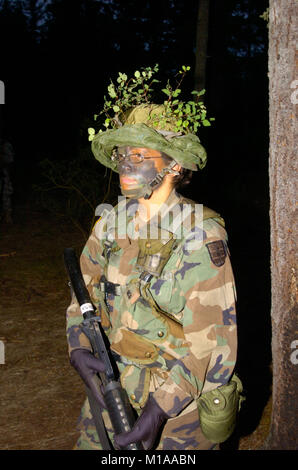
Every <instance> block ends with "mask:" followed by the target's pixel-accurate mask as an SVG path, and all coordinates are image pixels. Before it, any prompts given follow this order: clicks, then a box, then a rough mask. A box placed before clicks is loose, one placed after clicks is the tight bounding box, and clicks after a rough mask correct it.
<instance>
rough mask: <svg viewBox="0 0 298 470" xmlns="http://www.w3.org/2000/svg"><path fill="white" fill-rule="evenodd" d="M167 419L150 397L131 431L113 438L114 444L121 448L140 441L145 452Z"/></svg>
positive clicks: (150, 446) (151, 445)
mask: <svg viewBox="0 0 298 470" xmlns="http://www.w3.org/2000/svg"><path fill="white" fill-rule="evenodd" d="M168 418H169V416H168V415H167V414H166V413H165V412H164V411H163V410H162V409H161V408H160V407H159V406H158V404H157V403H156V401H155V400H154V398H152V397H150V398H149V399H148V401H147V403H146V405H145V407H144V409H143V411H142V413H141V415H140V416H139V418H138V419H137V421H136V423H135V425H134V427H133V428H132V430H131V431H129V432H123V433H121V434H118V435H117V436H115V438H114V439H115V443H116V445H117V446H118V447H119V448H121V447H126V446H127V445H128V444H131V443H132V442H139V441H142V442H143V446H144V449H145V450H147V449H151V448H152V447H153V444H154V442H155V440H156V437H157V434H158V431H159V429H160V427H161V425H162V424H163V423H164V421H165V420H166V419H168Z"/></svg>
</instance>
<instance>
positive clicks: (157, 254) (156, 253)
mask: <svg viewBox="0 0 298 470" xmlns="http://www.w3.org/2000/svg"><path fill="white" fill-rule="evenodd" d="M138 242H139V254H138V259H137V263H136V268H137V269H138V270H139V271H146V272H148V273H150V274H152V275H153V276H159V275H160V274H161V272H162V270H163V268H164V266H165V265H166V263H167V261H168V260H169V258H170V256H171V253H172V250H173V247H174V245H175V243H176V239H175V238H174V237H173V234H172V233H171V232H167V236H166V237H164V238H159V239H150V238H139V240H138Z"/></svg>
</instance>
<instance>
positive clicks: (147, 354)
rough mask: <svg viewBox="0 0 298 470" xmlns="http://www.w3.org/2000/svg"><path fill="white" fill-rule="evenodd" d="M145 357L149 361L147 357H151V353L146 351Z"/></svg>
mask: <svg viewBox="0 0 298 470" xmlns="http://www.w3.org/2000/svg"><path fill="white" fill-rule="evenodd" d="M145 357H147V358H148V359H149V357H151V352H149V351H147V352H146V353H145Z"/></svg>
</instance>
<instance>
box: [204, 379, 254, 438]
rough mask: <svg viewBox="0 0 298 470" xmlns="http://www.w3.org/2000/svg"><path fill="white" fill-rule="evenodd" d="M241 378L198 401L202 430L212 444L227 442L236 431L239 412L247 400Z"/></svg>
mask: <svg viewBox="0 0 298 470" xmlns="http://www.w3.org/2000/svg"><path fill="white" fill-rule="evenodd" d="M242 392H243V387H242V383H241V380H240V379H239V377H238V376H237V375H236V374H234V375H233V376H232V378H231V380H230V381H229V382H228V383H227V384H225V385H222V386H221V387H218V388H216V389H214V390H210V391H209V392H206V393H204V394H202V395H201V396H200V397H199V398H198V400H197V406H198V411H199V417H200V424H201V429H202V432H203V434H204V436H205V437H206V438H207V439H208V440H209V441H211V442H216V443H220V442H224V441H226V440H227V439H228V438H229V437H230V436H231V435H232V433H233V431H234V430H235V426H236V422H237V416H238V411H239V410H240V407H241V403H242V401H243V400H245V397H244V396H243V395H242Z"/></svg>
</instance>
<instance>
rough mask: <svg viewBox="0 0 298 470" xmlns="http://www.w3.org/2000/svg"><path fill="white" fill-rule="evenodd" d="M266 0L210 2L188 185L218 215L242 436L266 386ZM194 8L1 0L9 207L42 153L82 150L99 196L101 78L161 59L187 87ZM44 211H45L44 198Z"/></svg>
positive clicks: (102, 176)
mask: <svg viewBox="0 0 298 470" xmlns="http://www.w3.org/2000/svg"><path fill="white" fill-rule="evenodd" d="M267 7H268V0H255V1H249V0H238V1H237V0H225V1H223V0H210V17H209V37H208V53H207V64H206V90H207V92H206V97H205V103H206V105H207V109H208V114H209V116H214V117H215V121H214V122H213V123H212V126H211V127H208V128H202V129H201V131H200V132H199V136H200V139H201V141H202V143H203V145H204V146H205V147H206V149H207V152H208V163H207V166H206V168H205V169H204V170H203V171H202V172H198V173H197V174H195V175H194V178H193V181H192V183H191V184H190V186H189V187H188V188H187V191H185V195H186V196H188V197H192V198H193V199H195V200H196V201H198V202H203V203H204V204H206V205H208V206H210V207H212V208H213V209H215V210H217V211H218V212H220V213H221V214H222V215H223V217H224V218H225V221H226V226H227V230H228V234H229V240H230V243H229V244H230V250H231V254H232V264H233V267H234V271H235V277H236V283H237V290H238V324H239V355H238V357H239V359H238V370H239V373H240V375H241V378H242V379H243V382H244V385H245V388H246V391H247V396H248V399H247V402H246V405H245V407H244V411H243V417H244V418H243V420H242V427H243V430H242V431H243V432H245V433H247V432H252V430H253V429H254V428H255V425H256V422H257V421H258V419H259V418H260V415H261V412H262V410H263V408H264V405H265V403H266V401H267V399H268V396H269V395H270V384H271V377H270V361H271V347H270V342H271V326H270V261H269V255H270V251H269V243H270V239H269V197H268V169H267V167H268V145H269V144H268V78H267V49H268V38H267V36H268V29H267V23H266V22H265V21H264V20H263V19H262V18H260V15H261V14H263V12H264V10H266V8H267ZM197 10H198V0H159V1H145V0H137V1H136V0H127V1H119V0H85V1H78V0H71V1H70V0H52V1H30V0H27V1H26V0H24V1H0V43H1V64H0V79H1V80H2V81H3V82H4V83H5V103H6V104H5V105H2V106H1V108H2V109H1V118H2V119H1V131H2V135H3V136H4V137H6V138H8V140H9V141H10V142H11V143H12V144H13V146H14V149H15V152H16V157H15V163H14V167H13V184H14V187H15V194H14V204H15V205H17V204H19V203H21V202H23V201H24V199H26V200H27V201H29V204H34V201H35V200H36V198H35V196H34V194H35V193H34V191H35V189H34V188H35V186H36V185H42V184H43V182H44V179H45V176H44V173H43V170H42V166H41V162H43V161H44V159H45V158H46V159H48V160H49V161H50V162H52V164H53V166H54V167H55V165H57V166H58V165H59V164H61V162H63V164H64V168H65V165H66V166H67V163H66V164H65V162H68V163H69V165H71V164H73V162H76V161H80V159H82V158H83V161H84V162H85V163H86V164H85V167H86V172H87V171H90V169H91V171H92V172H93V174H94V173H96V177H97V178H98V180H100V181H102V185H99V186H98V191H99V192H98V193H97V196H96V197H98V203H100V202H101V198H102V196H103V194H104V192H105V191H106V185H107V179H108V175H107V173H106V170H105V168H104V167H101V166H100V165H99V164H98V163H97V162H95V160H94V158H93V156H92V154H91V152H90V145H89V142H88V140H87V128H88V127H89V126H92V125H93V121H92V119H93V114H94V113H98V111H99V110H100V109H101V105H102V103H103V96H104V94H106V89H107V86H108V84H109V81H110V79H111V78H112V79H114V80H115V79H116V77H117V75H118V72H119V71H121V72H125V73H127V74H128V75H129V74H132V73H133V72H134V71H135V70H137V69H139V68H140V67H147V66H151V67H153V66H154V65H155V64H156V63H158V64H159V68H160V73H159V75H158V77H157V78H159V79H160V80H161V81H162V83H163V84H165V83H166V80H167V79H168V78H172V77H174V76H175V74H176V73H177V71H178V70H179V69H180V68H181V66H182V65H190V66H191V67H192V68H191V72H190V74H189V76H188V78H187V79H186V81H185V84H184V87H183V88H184V90H185V92H187V91H191V90H192V89H193V88H194V76H193V73H194V66H195V53H196V44H195V39H196V20H197ZM82 156H83V157H82ZM94 163H95V165H96V169H95V166H94V171H93V164H94ZM83 168H84V166H83ZM81 178H82V179H83V175H81ZM90 181H91V182H92V180H90ZM94 181H95V180H94ZM113 181H114V185H115V188H116V186H117V182H116V180H114V179H113ZM61 200H64V199H63V196H61ZM43 208H44V210H45V211H47V210H51V209H52V201H51V202H50V196H49V203H48V207H47V199H46V198H43Z"/></svg>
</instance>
